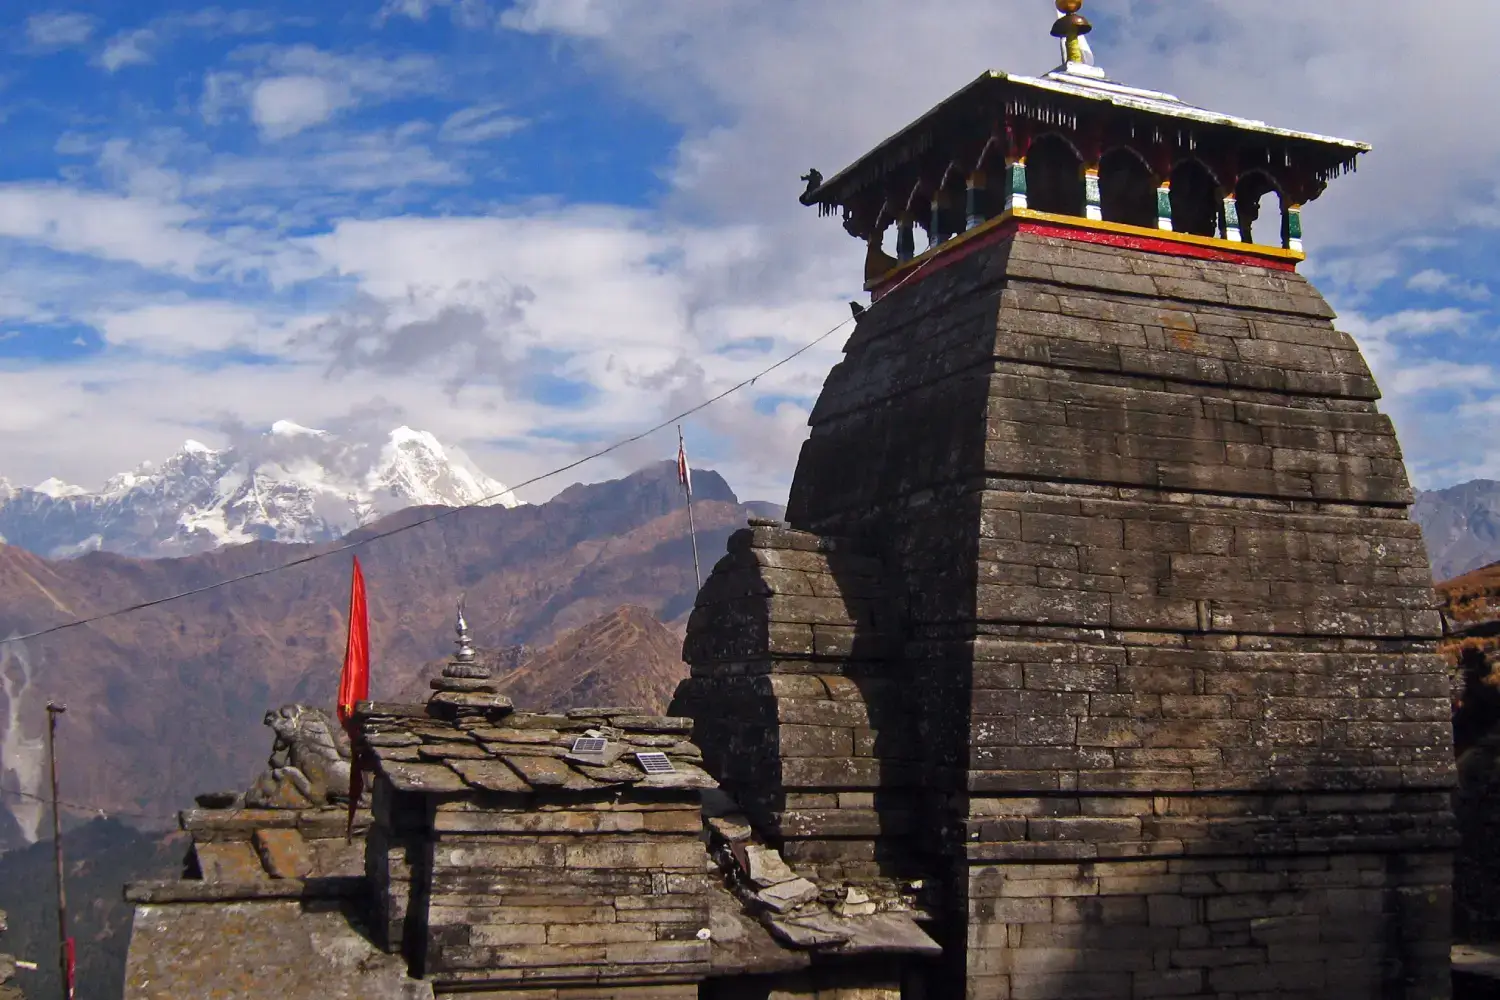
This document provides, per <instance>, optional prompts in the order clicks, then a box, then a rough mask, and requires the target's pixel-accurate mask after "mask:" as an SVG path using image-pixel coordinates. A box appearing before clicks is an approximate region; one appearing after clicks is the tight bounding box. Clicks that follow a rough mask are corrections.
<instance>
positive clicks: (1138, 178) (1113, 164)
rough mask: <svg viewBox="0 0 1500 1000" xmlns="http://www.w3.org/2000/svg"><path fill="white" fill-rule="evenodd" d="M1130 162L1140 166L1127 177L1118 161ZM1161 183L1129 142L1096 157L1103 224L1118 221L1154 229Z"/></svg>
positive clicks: (1145, 156) (1146, 158) (1127, 172)
mask: <svg viewBox="0 0 1500 1000" xmlns="http://www.w3.org/2000/svg"><path fill="white" fill-rule="evenodd" d="M1121 157H1126V158H1128V159H1133V160H1134V162H1135V163H1136V164H1138V165H1139V166H1140V171H1139V173H1138V174H1137V175H1135V176H1133V177H1130V178H1128V179H1126V178H1124V177H1122V176H1121V175H1122V174H1129V173H1132V171H1127V170H1126V169H1125V167H1124V166H1122V165H1120V164H1119V162H1118V161H1119V158H1121ZM1159 183H1160V181H1159V180H1158V177H1157V173H1156V170H1155V168H1154V167H1152V165H1151V161H1150V159H1149V158H1148V157H1147V154H1146V153H1144V152H1142V151H1141V150H1140V149H1138V148H1137V147H1136V146H1135V145H1134V144H1133V143H1130V142H1117V143H1114V144H1113V145H1110V146H1108V147H1107V148H1106V149H1105V150H1104V151H1103V152H1102V153H1100V154H1099V197H1100V204H1099V209H1100V213H1101V215H1102V216H1103V217H1104V221H1106V222H1120V223H1124V224H1126V225H1131V226H1140V227H1142V228H1146V229H1155V228H1157V217H1158V205H1157V194H1156V191H1157V186H1158V184H1159Z"/></svg>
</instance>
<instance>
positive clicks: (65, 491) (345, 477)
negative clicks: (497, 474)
mask: <svg viewBox="0 0 1500 1000" xmlns="http://www.w3.org/2000/svg"><path fill="white" fill-rule="evenodd" d="M518 503H519V501H518V500H517V499H516V497H515V495H514V493H512V492H511V491H510V490H509V488H508V487H506V486H505V485H504V484H503V483H501V482H499V481H498V480H495V479H493V478H491V477H490V476H488V475H487V474H485V473H484V472H483V471H481V470H480V469H479V468H478V467H477V466H475V465H474V464H473V463H472V462H470V461H469V460H468V459H467V458H466V457H465V456H464V455H463V453H462V452H461V451H458V450H456V449H452V448H448V447H446V446H444V445H443V444H442V443H441V442H439V441H438V439H437V438H436V437H434V436H433V435H432V434H430V433H428V432H426V431H420V430H413V429H412V428H410V427H406V426H402V427H397V428H395V429H394V430H392V431H390V432H389V433H387V434H386V435H385V436H384V438H383V439H382V440H380V441H373V442H372V441H360V440H355V439H348V438H341V437H339V436H337V435H334V434H331V433H330V432H328V431H323V430H316V429H314V428H309V427H303V426H301V425H299V424H295V423H293V422H291V421H288V420H278V421H277V422H276V423H274V424H272V425H271V428H270V430H269V431H267V432H266V433H264V434H261V435H259V436H258V437H249V438H246V439H245V440H244V441H241V442H239V443H237V444H234V445H231V446H230V447H228V448H225V449H219V450H216V449H213V448H210V447H208V446H207V445H204V444H202V443H200V442H198V441H193V440H189V441H187V442H186V443H185V444H184V445H183V446H182V448H181V449H179V450H178V451H177V452H176V453H175V454H173V455H172V456H171V457H169V458H168V459H166V460H165V461H163V462H161V463H159V464H158V463H154V462H144V463H142V464H140V465H138V466H137V467H136V468H135V469H134V470H133V471H131V472H122V473H119V474H118V475H115V476H111V477H110V478H109V479H108V480H107V481H106V482H105V484H104V486H103V488H102V489H100V490H99V491H97V492H90V491H88V490H85V489H83V488H82V487H79V486H74V485H72V484H69V483H65V482H63V481H61V480H59V479H55V478H54V479H47V480H44V481H43V482H41V483H38V484H37V485H36V486H32V487H17V486H13V485H11V484H9V483H8V482H7V481H5V480H4V479H0V541H3V542H5V543H7V544H10V545H16V546H19V547H21V548H24V549H28V550H29V551H32V552H35V553H37V554H38V555H42V556H45V557H47V558H51V559H68V558H75V557H78V556H81V555H83V554H85V553H87V552H91V551H109V552H116V553H119V554H122V555H129V556H138V557H144V558H163V557H171V556H187V555H193V554H196V553H198V552H204V551H208V550H211V549H214V548H219V547H222V546H225V545H233V544H244V543H248V542H253V541H281V542H309V543H317V542H327V541H332V540H333V539H335V538H338V537H340V536H342V535H344V534H347V533H348V532H349V531H351V530H354V529H356V528H358V527H360V526H362V525H365V524H368V523H370V522H371V521H374V520H376V519H378V518H380V517H383V516H386V515H389V514H393V513H396V512H398V511H400V510H404V509H406V508H409V507H413V506H432V505H436V506H448V507H462V506H468V505H500V506H507V507H513V506H516V505H517V504H518Z"/></svg>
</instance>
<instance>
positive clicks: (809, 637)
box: [672, 524, 921, 881]
mask: <svg viewBox="0 0 1500 1000" xmlns="http://www.w3.org/2000/svg"><path fill="white" fill-rule="evenodd" d="M881 572H882V569H881V566H880V564H879V562H878V561H877V560H875V559H872V558H869V557H868V556H864V555H861V554H859V552H858V550H857V549H856V548H855V547H854V546H853V545H852V544H851V543H849V542H848V541H847V540H840V539H833V538H818V537H816V536H813V535H809V534H806V533H802V532H794V531H788V530H785V529H784V528H779V527H775V526H772V525H770V524H757V525H755V526H753V527H751V528H747V529H744V530H741V531H739V532H737V533H736V534H735V535H734V536H733V537H731V539H730V541H729V553H728V554H727V555H726V556H725V557H724V558H723V559H722V560H720V562H719V564H718V565H717V566H715V568H714V571H713V573H712V574H711V576H710V577H709V580H708V582H707V583H706V584H705V585H704V587H703V589H702V591H701V592H700V594H699V595H698V600H697V604H696V606H695V608H694V610H693V614H692V616H691V619H690V621H689V627H688V638H687V643H686V646H685V649H684V657H685V658H686V659H687V660H688V661H689V662H690V663H691V664H692V677H691V678H690V679H689V680H687V681H686V682H684V683H683V684H682V685H681V686H680V687H679V689H678V692H677V696H676V699H675V700H674V703H673V707H672V711H673V712H674V713H678V714H682V715H687V716H691V717H692V718H693V719H694V720H695V723H696V725H695V728H694V733H695V742H696V743H697V744H698V745H699V746H701V747H702V748H703V753H704V758H705V762H706V763H705V766H706V767H707V768H708V769H709V770H710V771H711V772H712V773H713V774H715V775H718V776H719V777H720V779H721V781H722V782H723V785H724V787H725V789H726V790H727V791H728V792H730V793H731V794H732V795H734V796H735V798H736V800H737V801H738V802H739V803H740V805H741V806H742V807H743V808H744V809H745V811H746V813H747V814H748V815H749V816H750V818H751V819H752V821H754V823H755V825H756V827H757V829H759V830H761V831H763V832H764V833H765V834H766V835H767V836H769V837H770V838H771V840H772V841H773V842H774V843H776V844H777V846H779V847H780V848H781V850H782V852H783V853H784V854H785V855H786V857H787V859H788V860H789V861H790V862H791V863H792V864H793V865H794V866H795V867H797V868H798V870H800V871H803V872H805V873H807V874H809V875H813V876H815V877H819V878H824V879H830V880H846V881H847V880H855V881H858V880H860V879H872V878H875V877H877V876H879V875H880V874H881V873H882V872H883V871H884V872H891V871H896V872H899V873H910V870H911V868H912V862H911V851H910V849H909V846H908V841H909V840H910V838H911V836H912V834H913V829H914V815H915V810H916V807H917V786H918V783H919V781H920V767H919V761H920V756H921V755H920V750H919V748H918V746H917V741H916V730H915V728H914V725H913V723H914V721H915V720H914V719H913V718H912V717H911V716H910V714H909V713H908V712H906V711H905V710H904V708H903V707H902V704H901V703H902V701H903V699H905V698H907V697H908V692H906V691H905V690H904V684H903V683H902V681H901V677H900V676H899V672H898V671H897V670H895V669H894V667H893V665H894V664H895V663H898V662H899V661H898V660H897V656H898V654H899V625H900V612H899V608H898V607H897V605H896V604H895V603H894V602H893V601H892V600H891V598H890V596H889V594H888V593H887V590H886V586H885V584H884V581H883V580H882V579H881V575H880V574H881Z"/></svg>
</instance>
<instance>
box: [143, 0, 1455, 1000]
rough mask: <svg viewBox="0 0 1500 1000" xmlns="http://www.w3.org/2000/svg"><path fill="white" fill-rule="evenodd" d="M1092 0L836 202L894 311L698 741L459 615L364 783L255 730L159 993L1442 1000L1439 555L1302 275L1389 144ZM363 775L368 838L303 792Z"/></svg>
mask: <svg viewBox="0 0 1500 1000" xmlns="http://www.w3.org/2000/svg"><path fill="white" fill-rule="evenodd" d="M1057 7H1058V11H1059V14H1060V15H1061V16H1060V17H1059V18H1058V20H1057V21H1056V23H1055V25H1054V28H1053V35H1054V36H1055V37H1057V38H1058V40H1059V45H1060V47H1061V50H1062V64H1061V65H1060V66H1059V67H1058V68H1057V69H1056V70H1054V71H1053V72H1051V73H1048V74H1046V75H1045V76H1041V77H1034V78H1033V77H1022V76H1015V75H1011V74H1006V73H998V72H992V73H987V74H985V75H984V76H981V77H980V78H979V79H978V80H977V81H975V82H974V83H972V84H970V85H969V86H968V87H966V88H964V89H963V90H961V91H959V92H958V93H957V94H955V95H954V96H953V97H951V98H949V99H948V100H946V101H944V102H943V103H942V104H940V105H939V106H938V107H936V108H935V109H933V110H932V111H931V112H929V113H928V114H926V115H924V116H923V117H922V118H921V119H919V120H918V121H917V122H916V123H914V124H912V125H911V126H909V127H907V128H906V129H904V130H902V131H901V132H899V133H898V134H897V135H896V136H894V137H892V138H890V139H888V140H886V141H885V142H883V143H881V144H880V145H879V146H877V147H876V148H875V149H874V150H873V151H872V152H870V153H869V154H867V155H866V156H864V157H862V158H860V159H859V160H858V161H857V162H856V163H854V164H853V165H852V166H850V167H848V168H847V169H845V170H843V171H841V172H840V173H838V174H836V175H834V176H833V177H831V178H829V179H826V180H825V179H824V178H823V177H822V175H821V174H819V173H818V172H817V171H811V172H810V173H809V174H808V175H807V176H806V177H805V178H804V180H806V181H807V183H808V188H807V190H806V192H805V193H804V194H803V196H802V201H803V203H804V204H806V205H809V206H817V208H818V210H819V211H820V212H821V213H823V214H837V215H839V216H840V217H841V218H842V221H843V223H844V227H845V229H846V230H847V231H848V232H849V233H850V234H851V235H853V236H855V237H857V238H859V239H860V240H862V241H864V242H865V243H866V245H867V250H866V262H865V273H864V280H865V287H866V289H867V290H868V291H869V292H870V294H871V297H872V300H873V302H872V305H871V306H870V307H869V308H868V309H867V310H865V311H864V312H863V313H861V314H860V315H859V316H858V319H857V325H856V328H855V330H854V332H853V334H852V336H851V337H850V339H849V341H848V343H847V345H846V347H845V351H844V358H843V360H841V361H840V362H839V363H838V364H837V365H836V366H835V367H834V368H833V370H832V372H831V373H830V374H829V376H828V380H827V382H826V384H825V386H824V389H823V392H822V395H821V396H820V398H819V400H818V402H817V404H816V406H815V407H814V409H813V412H812V415H811V418H810V424H811V434H810V436H809V438H808V440H807V442H806V444H805V445H804V446H803V449H802V454H801V458H800V460H799V463H798V466H797V470H796V475H795V477H794V480H793V484H792V488H791V494H790V498H789V506H788V509H787V513H786V522H784V523H783V522H777V521H766V520H753V521H752V522H751V523H750V525H749V526H748V527H747V528H745V529H743V530H741V531H739V532H737V533H736V534H735V535H733V536H732V537H731V539H730V541H729V545H728V551H727V553H726V554H725V555H724V556H723V558H722V559H720V560H719V562H718V564H717V565H716V566H715V567H714V569H713V572H712V574H711V575H710V577H709V578H708V579H707V580H706V581H705V583H704V584H703V586H702V588H701V590H700V592H699V593H698V595H697V600H696V604H695V607H694V610H693V612H692V615H691V618H690V621H689V625H688V631H687V637H686V641H685V644H684V649H683V658H684V659H685V660H686V661H687V662H688V664H689V665H690V667H691V676H690V677H689V678H688V679H687V680H685V681H683V683H682V684H681V686H680V687H679V689H678V691H677V694H676V697H675V699H674V702H673V705H672V706H671V708H670V709H669V712H670V714H669V715H667V716H655V715H649V714H646V713H644V712H642V711H640V710H638V709H632V708H628V707H605V708H586V709H575V710H572V711H568V712H553V713H544V714H536V713H528V712H519V711H515V710H514V709H513V708H512V706H511V705H510V703H509V701H508V700H507V699H505V698H504V697H502V696H501V695H500V694H498V693H497V688H496V686H495V685H494V683H493V681H492V679H491V678H490V677H489V676H488V674H487V671H486V670H485V669H484V668H483V667H482V666H480V665H478V664H476V663H475V658H474V656H473V652H472V649H471V647H470V644H469V640H468V633H467V627H466V625H465V624H464V622H463V618H462V614H461V613H460V618H459V645H458V651H457V653H456V654H455V656H454V658H453V662H452V664H451V665H450V667H449V668H448V669H447V670H446V671H445V672H444V676H443V677H441V678H439V679H437V680H436V681H434V682H433V684H434V688H435V690H434V693H433V695H432V696H431V698H430V699H429V701H428V702H427V703H426V704H421V705H389V704H379V703H362V704H361V705H360V707H359V711H358V714H357V723H358V731H357V733H356V738H355V740H354V744H355V745H354V747H352V748H351V747H347V746H339V745H337V741H336V740H331V739H326V738H323V737H319V736H317V733H319V732H322V731H323V730H320V729H319V728H318V726H317V725H315V723H316V719H309V717H306V711H310V710H298V709H293V708H288V709H283V710H282V711H281V712H280V713H273V714H272V715H271V716H268V717H267V721H268V723H270V724H272V725H273V728H276V729H277V732H278V750H277V751H276V752H275V753H273V757H272V768H271V770H270V771H269V772H268V774H267V776H264V777H263V779H262V780H261V781H258V782H257V784H256V786H255V788H254V789H253V790H252V791H254V792H255V801H253V802H252V801H249V800H247V799H246V798H245V797H243V796H220V797H206V798H204V799H202V800H200V804H201V805H202V808H200V809H198V810H194V811H192V812H190V813H187V814H184V818H183V825H184V827H185V829H187V830H188V831H189V832H190V833H191V834H192V836H193V841H194V846H193V853H192V856H191V857H190V859H189V864H188V866H187V872H186V876H187V877H185V878H184V879H181V880H174V881H171V882H166V883H151V884H144V885H136V886H132V887H130V889H129V890H128V894H127V895H128V898H131V899H133V900H134V901H136V903H137V911H136V918H135V920H136V922H135V933H134V937H133V940H132V945H131V953H130V958H129V965H128V968H127V990H126V997H127V998H128V1000H146V998H156V997H169V996H170V997H181V996H217V997H225V998H231V997H232V998H246V1000H248V998H261V997H272V996H275V997H289V998H292V1000H299V998H303V997H307V998H311V997H340V996H351V997H352V996H360V997H368V998H376V997H391V998H397V997H401V998H418V997H432V996H448V995H455V996H456V995H463V996H468V997H474V998H486V1000H502V998H504V1000H585V998H587V1000H606V998H608V1000H647V998H689V997H696V998H701V1000H948V998H954V1000H956V998H966V1000H1080V998H1108V1000H1151V998H1157V997H1193V998H1203V1000H1208V998H1214V1000H1261V998H1267V997H1278V998H1301V1000H1315V998H1316V1000H1322V998H1332V997H1338V998H1341V1000H1393V998H1403V1000H1436V998H1447V997H1449V996H1451V986H1450V957H1449V946H1450V940H1449V938H1450V934H1449V922H1450V909H1451V903H1452V881H1453V866H1452V851H1453V848H1454V844H1455V832H1454V830H1455V828H1454V819H1453V813H1452V808H1451V804H1450V798H1449V796H1450V792H1451V789H1452V787H1453V784H1454V769H1453V746H1452V731H1451V726H1450V722H1449V700H1448V690H1449V688H1448V679H1447V673H1446V669H1445V666H1444V664H1443V663H1442V662H1441V660H1440V659H1439V657H1438V656H1437V654H1436V640H1437V639H1438V637H1439V635H1440V630H1441V622H1440V617H1439V614H1438V612H1437V610H1436V602H1435V598H1434V595H1433V591H1432V586H1431V575H1430V568H1429V565H1428V561H1427V556H1426V553H1425V551H1424V549H1423V546H1422V541H1421V537H1420V535H1419V533H1418V530H1417V528H1416V526H1415V525H1414V524H1413V523H1412V522H1411V521H1410V520H1409V518H1408V514H1407V511H1408V507H1409V505H1410V503H1411V502H1412V493H1411V490H1410V488H1409V485H1408V483H1407V479H1406V473H1405V468H1404V465H1403V463H1402V459H1401V452H1400V449H1399V446H1398V444H1397V440H1396V436H1395V432H1394V429H1393V427H1392V424H1391V421H1390V419H1389V418H1388V417H1386V416H1384V415H1383V414H1381V413H1380V412H1379V410H1378V408H1377V405H1376V403H1377V400H1378V399H1379V397H1380V393H1379V390H1378V389H1377V387H1376V385H1375V382H1374V380H1373V379H1372V377H1371V375H1370V372H1369V370H1368V368H1367V367H1366V365H1365V362H1364V360H1363V358H1362V357H1361V355H1360V352H1359V349H1358V346H1357V345H1356V344H1355V342H1354V340H1353V339H1352V338H1351V337H1350V336H1349V335H1348V334H1346V333H1344V332H1341V331H1339V330H1338V329H1337V328H1336V327H1335V325H1334V322H1333V321H1334V318H1335V316H1334V312H1333V310H1332V309H1330V308H1329V306H1328V304H1327V303H1326V302H1325V301H1324V299H1323V298H1322V296H1321V295H1320V294H1319V293H1318V292H1317V290H1316V289H1314V288H1313V287H1312V286H1311V285H1310V284H1309V283H1308V282H1307V281H1306V280H1305V279H1304V278H1302V277H1301V276H1300V275H1299V274H1298V273H1297V266H1298V264H1299V263H1300V262H1301V261H1302V260H1303V252H1304V251H1303V244H1302V218H1301V214H1302V210H1303V207H1304V206H1305V205H1307V204H1308V203H1309V202H1311V201H1313V200H1314V199H1316V198H1317V197H1318V196H1319V195H1320V194H1321V193H1322V191H1323V190H1324V187H1325V185H1326V184H1327V183H1328V182H1329V181H1330V180H1332V179H1333V178H1335V177H1336V176H1338V175H1340V174H1342V173H1344V172H1345V171H1348V170H1351V169H1353V167H1354V165H1355V163H1356V161H1357V159H1358V158H1359V156H1360V155H1361V154H1362V153H1364V152H1366V151H1367V150H1368V147H1366V146H1364V145H1362V144H1360V143H1355V142H1349V141H1346V140H1341V139H1332V138H1327V137H1324V136H1318V135H1312V134H1307V133H1301V132H1295V131H1290V130H1286V129H1281V128H1274V127H1272V126H1269V125H1266V124H1265V123H1262V122H1258V121H1251V120H1247V119H1241V118H1235V117H1231V116H1228V115H1221V114H1217V113H1212V112H1208V111H1204V110H1202V109H1199V108H1195V107H1192V106H1191V105H1188V104H1186V103H1184V102H1182V101H1181V100H1179V99H1178V98H1176V97H1173V96H1171V95H1169V94H1164V93H1159V92H1155V91H1148V90H1140V89H1137V88H1133V87H1129V86H1125V85H1123V84H1120V83H1117V82H1114V81H1112V80H1110V79H1109V78H1108V77H1107V76H1106V75H1105V73H1104V72H1103V70H1102V69H1100V67H1099V66H1098V65H1096V63H1095V60H1094V57H1093V53H1092V50H1091V48H1090V46H1089V44H1088V40H1087V37H1086V36H1087V35H1088V33H1089V32H1090V30H1091V26H1090V24H1089V21H1088V20H1087V19H1086V17H1085V16H1084V15H1083V13H1082V11H1081V7H1082V3H1081V0H1058V3H1057ZM1272 194H1274V195H1276V196H1277V197H1278V199H1279V202H1280V219H1279V220H1275V219H1270V218H1262V211H1263V209H1262V206H1263V205H1266V204H1269V203H1270V199H1269V197H1268V196H1270V195H1272ZM892 228H894V230H895V233H894V239H893V240H892V241H891V242H890V243H889V244H888V242H887V241H888V234H889V233H890V230H891V229H892ZM918 229H921V230H923V232H924V234H925V243H926V247H925V249H921V250H919V248H918V245H917V230H918ZM1267 234H1271V235H1272V236H1273V237H1274V238H1273V239H1270V240H1269V241H1268V242H1264V243H1263V242H1255V241H1256V240H1257V239H1261V238H1264V237H1265V236H1266V235H1267ZM326 728H327V727H326V726H324V729H326ZM307 733H311V734H313V735H312V736H306V735H299V734H307ZM299 740H300V741H302V742H301V743H299ZM303 743H306V744H308V745H313V746H315V747H320V748H322V749H321V750H318V751H317V752H313V751H310V750H306V749H302V750H299V749H298V747H300V746H302V745H303ZM283 744H285V746H283ZM329 747H333V748H334V750H336V751H337V753H338V754H341V755H343V765H342V766H343V767H344V768H345V773H347V768H348V767H350V766H354V767H368V768H369V769H370V771H371V774H372V778H373V793H372V796H371V799H370V801H369V802H368V807H369V808H368V809H365V808H360V809H358V810H356V812H355V813H354V815H355V818H356V821H355V829H356V830H357V832H358V836H357V837H356V838H354V840H353V841H352V843H347V844H346V843H345V840H344V838H343V837H342V836H337V834H338V833H339V832H340V831H341V829H342V827H341V824H342V823H343V822H344V819H343V817H344V813H345V807H346V806H347V802H345V803H339V802H338V800H337V790H336V787H335V786H336V784H337V783H336V782H333V781H329V782H324V783H319V782H316V781H306V780H303V781H296V780H293V779H294V776H291V775H290V774H289V769H291V768H292V767H293V766H294V763H295V762H296V761H298V760H309V761H314V762H316V761H318V760H323V761H325V762H326V765H325V766H323V770H324V771H327V773H329V774H336V773H338V764H337V762H336V761H330V760H329V757H328V754H329V753H330V750H329ZM319 754H321V755H322V756H319ZM309 766H311V765H309ZM320 773H321V772H320ZM289 782H290V784H288V783H289ZM324 785H326V789H324ZM291 786H295V787H296V788H297V789H298V790H299V791H298V792H297V793H296V794H293V793H292V792H290V791H287V788H289V787H291ZM309 789H310V790H311V791H310V792H309V791H308V790H309ZM320 789H323V790H324V791H326V793H327V794H326V795H325V796H323V797H322V798H321V799H320V798H319V795H320ZM299 796H300V797H299ZM314 800H316V801H314ZM335 838H336V839H335ZM351 852H356V853H357V859H358V860H361V861H362V864H361V865H357V864H356V860H357V859H356V854H355V853H351Z"/></svg>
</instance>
